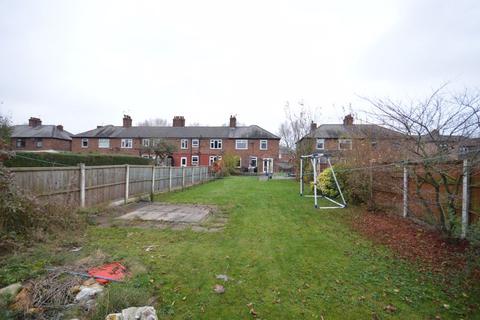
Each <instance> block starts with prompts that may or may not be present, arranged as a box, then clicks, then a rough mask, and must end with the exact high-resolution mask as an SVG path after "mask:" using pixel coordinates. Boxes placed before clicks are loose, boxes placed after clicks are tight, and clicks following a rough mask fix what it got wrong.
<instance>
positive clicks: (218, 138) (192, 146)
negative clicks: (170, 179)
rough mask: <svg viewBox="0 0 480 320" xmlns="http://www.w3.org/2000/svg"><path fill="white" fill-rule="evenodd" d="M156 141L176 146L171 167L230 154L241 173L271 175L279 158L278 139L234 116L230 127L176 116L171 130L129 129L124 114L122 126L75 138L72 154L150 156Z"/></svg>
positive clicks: (210, 161) (208, 161)
mask: <svg viewBox="0 0 480 320" xmlns="http://www.w3.org/2000/svg"><path fill="white" fill-rule="evenodd" d="M155 139H162V140H164V141H166V142H168V143H169V144H171V145H173V146H175V151H173V152H172V154H171V155H170V156H169V164H170V165H172V166H197V165H212V164H213V163H214V162H215V161H216V160H220V159H222V157H223V156H225V155H226V154H230V155H233V156H235V157H236V159H237V160H236V161H237V167H238V168H239V169H241V170H242V171H250V172H257V173H263V172H274V171H275V168H276V165H277V162H278V157H279V142H280V138H279V137H277V136H276V135H274V134H272V133H270V132H268V131H267V130H265V129H263V128H260V127H259V126H257V125H250V126H237V119H236V117H234V116H231V117H230V122H229V126H218V127H214V126H185V118H184V117H183V116H175V117H174V118H173V123H172V126H171V127H170V126H168V127H152V126H132V118H131V117H130V116H128V115H125V116H124V117H123V125H122V126H113V125H107V126H98V127H97V128H96V129H93V130H90V131H86V132H82V133H79V134H77V135H75V136H74V137H73V141H72V151H73V152H81V153H84V152H97V153H117V154H130V155H136V156H142V157H149V156H151V155H150V154H149V153H147V152H146V149H147V148H146V147H148V146H149V144H151V143H152V142H153V141H155Z"/></svg>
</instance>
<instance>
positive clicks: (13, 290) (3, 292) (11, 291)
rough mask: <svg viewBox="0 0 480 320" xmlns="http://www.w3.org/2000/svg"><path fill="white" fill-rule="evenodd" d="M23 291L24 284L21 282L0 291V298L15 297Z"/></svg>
mask: <svg viewBox="0 0 480 320" xmlns="http://www.w3.org/2000/svg"><path fill="white" fill-rule="evenodd" d="M20 289H22V284H21V283H20V282H17V283H14V284H11V285H9V286H7V287H5V288H2V289H0V296H3V295H10V296H15V295H17V293H18V292H19V291H20Z"/></svg>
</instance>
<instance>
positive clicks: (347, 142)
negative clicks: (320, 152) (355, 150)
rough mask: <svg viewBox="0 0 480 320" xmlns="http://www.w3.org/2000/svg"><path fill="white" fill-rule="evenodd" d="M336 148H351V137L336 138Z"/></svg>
mask: <svg viewBox="0 0 480 320" xmlns="http://www.w3.org/2000/svg"><path fill="white" fill-rule="evenodd" d="M338 150H352V139H338Z"/></svg>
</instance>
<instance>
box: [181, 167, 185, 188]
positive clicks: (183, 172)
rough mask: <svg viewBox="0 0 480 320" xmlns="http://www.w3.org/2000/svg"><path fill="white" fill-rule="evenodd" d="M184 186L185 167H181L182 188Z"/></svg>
mask: <svg viewBox="0 0 480 320" xmlns="http://www.w3.org/2000/svg"><path fill="white" fill-rule="evenodd" d="M184 188H185V167H182V190H183V189H184Z"/></svg>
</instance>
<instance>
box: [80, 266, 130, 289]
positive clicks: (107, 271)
mask: <svg viewBox="0 0 480 320" xmlns="http://www.w3.org/2000/svg"><path fill="white" fill-rule="evenodd" d="M88 274H89V275H91V276H92V277H94V278H95V280H96V281H97V282H98V283H100V284H107V283H108V282H110V281H122V280H123V279H124V278H125V276H127V275H128V271H127V268H126V267H125V266H123V265H122V264H121V263H119V262H112V263H108V264H105V265H103V266H100V267H94V268H91V269H88Z"/></svg>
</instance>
